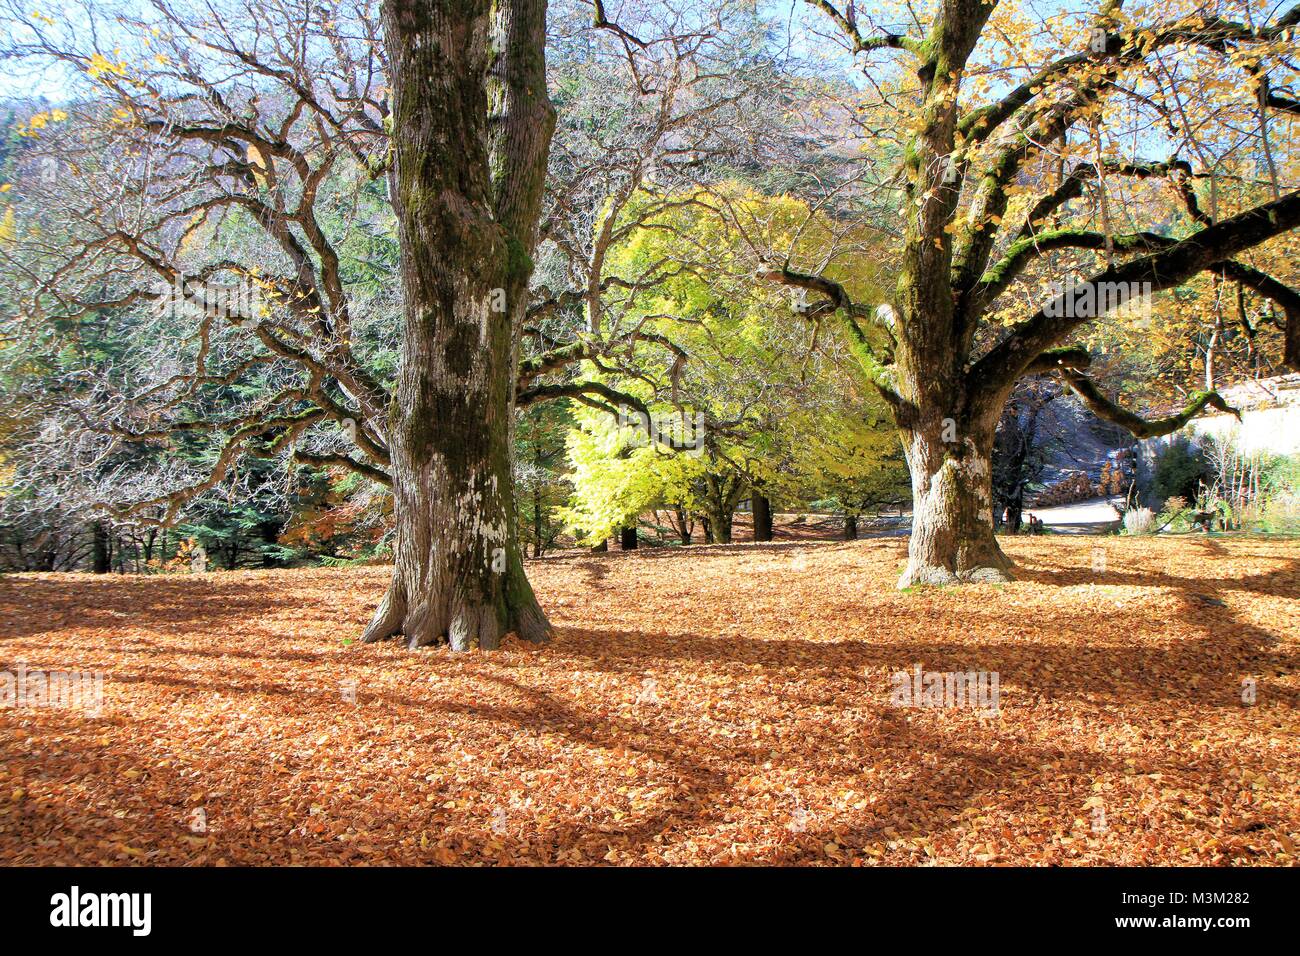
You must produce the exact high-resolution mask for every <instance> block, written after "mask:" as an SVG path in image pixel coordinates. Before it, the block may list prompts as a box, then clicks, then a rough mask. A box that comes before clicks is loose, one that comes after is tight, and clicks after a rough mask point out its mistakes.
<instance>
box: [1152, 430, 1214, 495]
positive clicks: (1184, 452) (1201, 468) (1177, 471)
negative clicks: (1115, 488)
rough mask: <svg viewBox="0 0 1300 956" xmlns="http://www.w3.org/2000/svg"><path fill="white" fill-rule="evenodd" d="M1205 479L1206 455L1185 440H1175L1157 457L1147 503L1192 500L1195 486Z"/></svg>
mask: <svg viewBox="0 0 1300 956" xmlns="http://www.w3.org/2000/svg"><path fill="white" fill-rule="evenodd" d="M1205 477H1206V464H1205V456H1204V455H1203V454H1202V453H1201V450H1200V449H1199V448H1197V447H1196V446H1195V445H1193V444H1192V443H1191V442H1189V441H1188V440H1187V439H1186V438H1177V439H1175V440H1174V441H1173V442H1171V443H1170V444H1169V445H1167V446H1166V447H1165V449H1164V450H1163V451H1162V452H1160V455H1159V456H1158V457H1157V458H1156V465H1155V469H1154V472H1153V474H1152V476H1151V492H1150V500H1152V501H1157V502H1159V501H1167V500H1168V499H1170V498H1175V497H1177V498H1186V499H1189V500H1191V499H1194V498H1195V497H1196V487H1197V485H1198V484H1199V483H1200V481H1201V480H1202V479H1203V478H1205Z"/></svg>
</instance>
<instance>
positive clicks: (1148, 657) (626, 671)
mask: <svg viewBox="0 0 1300 956" xmlns="http://www.w3.org/2000/svg"><path fill="white" fill-rule="evenodd" d="M904 547H905V545H904V542H902V541H899V540H872V541H860V542H853V543H813V542H784V543H777V544H771V545H752V544H745V545H735V546H723V547H709V548H705V547H700V548H694V547H693V548H690V549H687V550H679V549H663V550H646V549H643V550H641V551H639V552H632V553H628V554H621V553H617V552H616V553H611V554H607V555H595V554H585V553H583V554H578V553H566V554H562V555H559V556H556V557H554V558H550V559H544V560H541V561H533V562H531V563H530V566H529V572H530V575H531V577H532V579H533V581H534V582H535V585H536V587H537V590H538V593H539V595H540V597H541V599H542V602H543V604H544V606H545V607H546V608H547V609H548V611H549V613H550V616H551V620H552V622H553V623H554V624H555V626H556V630H557V638H556V640H555V642H554V643H552V644H551V645H549V646H547V647H545V648H540V649H536V648H532V647H528V646H524V645H520V644H518V643H513V642H512V643H510V644H509V646H508V647H507V649H505V650H504V651H501V652H497V653H479V652H473V653H467V654H452V653H450V652H448V651H446V650H442V649H428V650H424V651H419V652H415V653H411V652H408V651H406V650H405V649H403V648H402V647H400V646H399V645H397V644H393V643H387V644H381V645H377V646H363V645H361V644H359V643H357V642H356V641H355V640H352V638H353V637H354V635H356V634H357V633H358V632H359V630H360V629H361V627H362V626H363V625H364V623H365V622H366V620H367V616H368V614H369V612H370V611H371V609H372V607H373V606H374V604H375V602H376V601H377V600H378V599H379V597H380V595H381V593H382V591H383V587H384V583H385V579H386V575H387V569H385V568H377V567H376V568H365V569H360V570H291V571H265V572H235V573H214V574H202V575H192V576H171V577H152V578H125V577H118V576H101V577H96V576H91V575H18V576H6V577H4V578H3V579H0V670H4V669H6V668H7V669H9V670H11V671H12V670H13V669H14V668H15V667H16V666H17V662H18V661H22V662H24V663H25V665H26V667H27V668H28V669H30V670H45V671H54V670H65V671H94V670H99V671H102V672H103V673H104V695H103V709H102V711H101V712H100V714H99V715H98V716H94V715H91V714H89V713H86V712H83V711H77V710H70V709H56V708H49V707H32V706H27V707H11V708H7V709H3V710H0V752H2V753H3V760H0V863H5V864H90V863H108V864H114V863H120V864H197V865H226V864H230V865H235V864H289V863H304V864H308V863H309V864H320V863H326V864H331V863H350V864H358V863H373V864H382V863H400V864H425V863H444V864H451V863H458V864H489V865H495V864H537V863H543V864H557V863H558V864H568V863H575V864H576V863H606V864H746V863H761V864H778V863H801V864H802V863H812V864H840V865H845V864H847V865H874V864H940V865H944V864H972V863H973V864H992V865H995V864H1003V863H1019V864H1084V863H1108V864H1141V865H1149V864H1294V863H1295V862H1296V859H1297V858H1296V845H1297V843H1300V786H1298V783H1300V753H1298V750H1297V717H1296V715H1297V704H1298V703H1300V694H1298V693H1297V691H1298V689H1300V680H1298V679H1297V676H1296V665H1297V650H1298V648H1300V613H1298V612H1300V542H1296V541H1280V540H1264V539H1249V538H1247V539H1231V540H1229V539H1225V538H1200V537H1189V538H1183V539H1179V540H1169V539H1160V540H1153V541H1134V540H1129V539H1123V538H1105V539H1097V538H1094V539H1057V538H1051V539H1032V540H1031V539H1015V540H1010V541H1009V542H1008V543H1007V548H1008V550H1009V552H1010V553H1011V554H1012V556H1013V557H1014V558H1015V559H1016V561H1017V562H1018V564H1019V567H1020V571H1019V580H1017V581H1016V582H1014V583H1011V584H1007V585H1000V586H999V585H977V586H970V587H962V588H948V589H942V590H933V589H931V590H925V591H919V592H915V593H899V592H898V591H896V590H895V589H894V581H895V578H896V575H897V573H898V571H899V568H900V565H901V562H902V559H903V555H904ZM1103 554H1104V562H1103V561H1102V560H1101V559H1100V558H1099V555H1103ZM918 664H919V665H921V667H922V669H923V670H924V671H972V670H974V671H990V672H992V671H996V672H997V673H998V675H999V690H1000V702H999V703H1000V712H999V713H998V714H997V715H996V716H990V715H988V714H985V713H981V712H979V711H977V710H975V709H972V708H969V707H949V708H924V707H922V708H906V707H900V706H897V705H895V704H893V703H891V700H890V693H891V690H892V688H893V682H892V675H894V674H895V673H896V672H899V671H907V672H911V671H912V670H913V668H914V667H915V666H916V665H918ZM1252 681H1253V685H1251V682H1252ZM353 682H355V683H353ZM1248 686H1253V688H1254V702H1253V704H1252V703H1248V702H1247V701H1245V700H1243V698H1245V697H1249V696H1250V695H1249V694H1247V693H1246V690H1245V689H1246V688H1247V687H1248ZM353 698H354V699H355V702H353Z"/></svg>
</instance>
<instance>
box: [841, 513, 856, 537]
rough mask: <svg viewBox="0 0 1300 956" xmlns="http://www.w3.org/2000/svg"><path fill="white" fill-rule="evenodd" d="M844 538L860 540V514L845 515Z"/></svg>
mask: <svg viewBox="0 0 1300 956" xmlns="http://www.w3.org/2000/svg"><path fill="white" fill-rule="evenodd" d="M844 540H845V541H857V540H858V516H857V515H855V514H846V515H845V516H844Z"/></svg>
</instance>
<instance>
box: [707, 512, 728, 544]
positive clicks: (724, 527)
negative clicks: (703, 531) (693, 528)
mask: <svg viewBox="0 0 1300 956" xmlns="http://www.w3.org/2000/svg"><path fill="white" fill-rule="evenodd" d="M733 518H734V515H733V514H732V513H731V512H730V511H718V510H716V509H714V510H711V511H710V512H709V541H710V542H712V543H713V544H731V523H732V520H733Z"/></svg>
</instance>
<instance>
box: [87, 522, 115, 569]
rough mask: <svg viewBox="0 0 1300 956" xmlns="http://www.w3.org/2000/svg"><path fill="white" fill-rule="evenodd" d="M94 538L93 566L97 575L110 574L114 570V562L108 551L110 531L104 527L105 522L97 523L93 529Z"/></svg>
mask: <svg viewBox="0 0 1300 956" xmlns="http://www.w3.org/2000/svg"><path fill="white" fill-rule="evenodd" d="M91 534H92V536H93V539H92V544H93V549H94V557H93V559H92V566H93V569H94V572H95V573H96V574H108V572H109V571H111V570H113V562H112V559H111V558H110V556H109V551H108V529H107V528H105V527H104V522H102V521H96V522H95V524H94V525H93V526H92V527H91Z"/></svg>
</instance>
